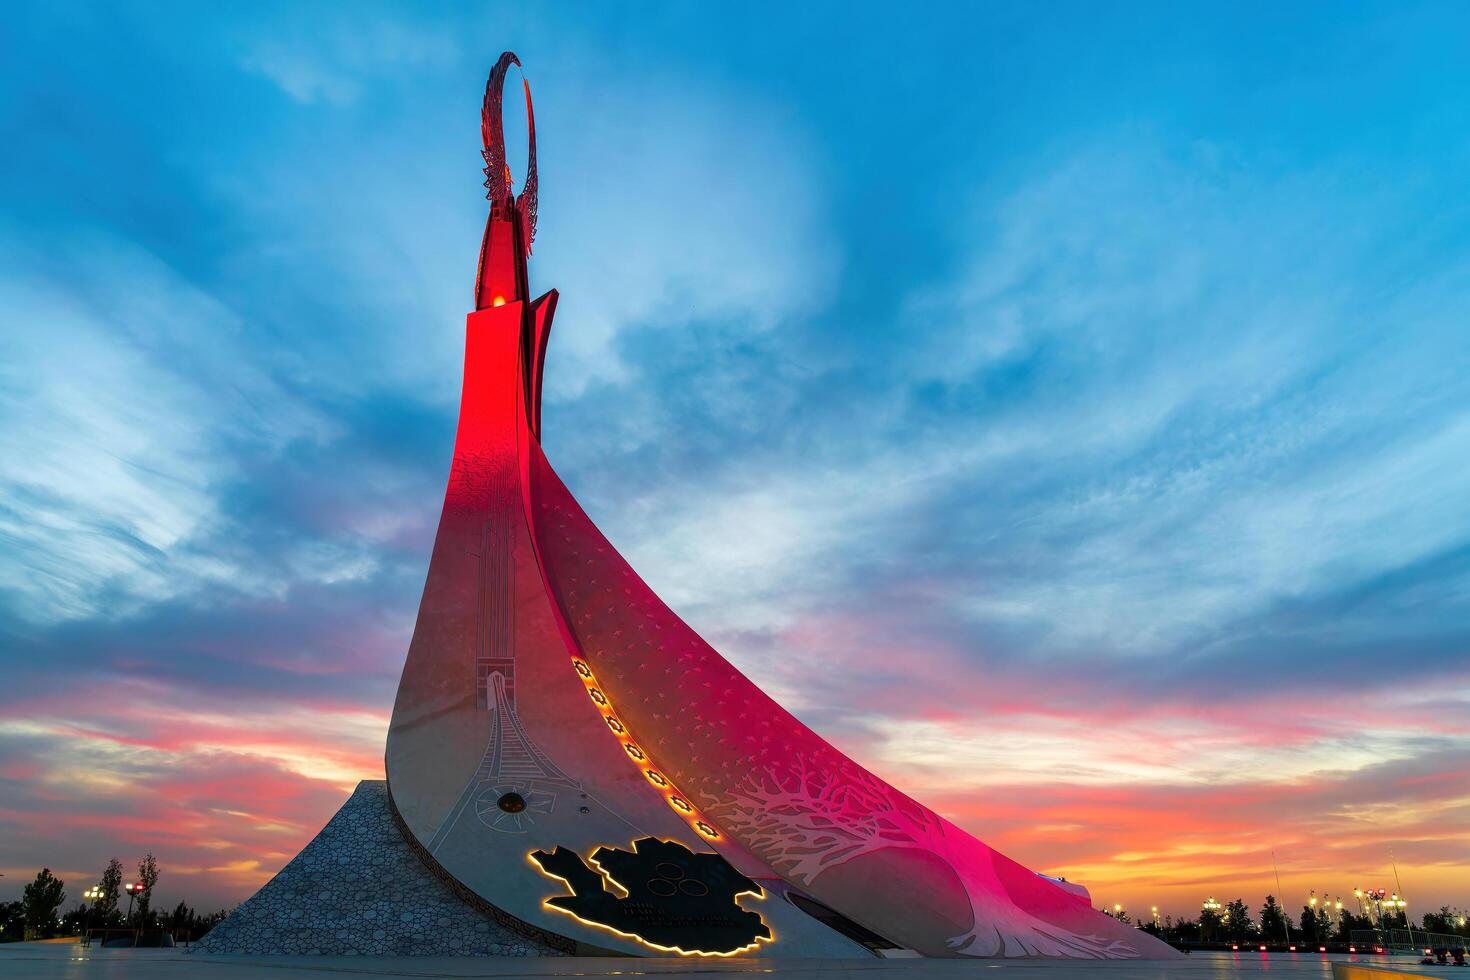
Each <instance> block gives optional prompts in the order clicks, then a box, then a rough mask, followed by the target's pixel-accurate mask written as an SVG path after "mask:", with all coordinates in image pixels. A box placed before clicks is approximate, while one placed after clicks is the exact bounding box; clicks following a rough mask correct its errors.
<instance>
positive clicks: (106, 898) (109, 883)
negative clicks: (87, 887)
mask: <svg viewBox="0 0 1470 980" xmlns="http://www.w3.org/2000/svg"><path fill="white" fill-rule="evenodd" d="M97 887H98V888H100V889H102V896H101V897H100V898H98V899H97V904H96V905H95V906H93V908H94V909H95V910H96V912H97V916H98V919H99V923H100V924H102V925H106V924H108V923H110V922H112V921H113V920H115V919H116V918H117V899H118V895H119V894H120V893H121V892H122V862H121V861H119V860H118V859H117V858H113V859H112V860H111V861H108V862H107V870H106V871H104V872H102V880H101V881H99V882H98V883H97Z"/></svg>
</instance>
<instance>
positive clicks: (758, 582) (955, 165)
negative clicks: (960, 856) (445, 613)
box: [0, 3, 1470, 911]
mask: <svg viewBox="0 0 1470 980" xmlns="http://www.w3.org/2000/svg"><path fill="white" fill-rule="evenodd" d="M1467 28H1470V11H1467V9H1466V8H1464V7H1463V6H1461V5H1455V4H1418V5H1413V4H1411V5H1401V4H1395V5H1386V4H1385V5H1352V4H1330V5H1329V4H1322V5H1308V4H1302V5H1295V6H1292V7H1291V8H1289V9H1287V10H1282V9H1279V5H1230V6H1228V7H1227V6H1221V7H1218V8H1206V7H1203V6H1190V7H1187V8H1184V7H1180V6H1178V5H1162V4H1160V5H1145V4H1136V5H1126V6H1115V7H1111V8H1108V7H1099V6H1098V5H1083V4H1073V5H1067V4H1049V5H1036V4H986V5H980V4H963V5H962V4H954V5H937V6H935V7H931V8H929V9H927V10H920V11H905V10H902V9H899V8H896V7H894V6H893V5H891V4H886V5H872V4H843V5H826V4H810V5H793V4H786V5H765V6H762V5H738V6H736V5H731V6H728V7H718V6H716V5H712V4H674V5H652V4H650V5H644V6H641V7H638V8H637V9H636V12H630V10H629V8H627V7H625V6H622V5H586V6H580V5H556V6H552V5H529V6H520V5H501V4H495V5H488V4H487V5H477V6H475V7H473V8H465V7H459V8H451V7H448V6H444V5H422V6H419V5H398V4H392V5H379V4H328V3H318V4H310V5H299V4H298V5H288V4H252V5H224V6H218V5H193V4H164V3H158V4H150V5H141V6H138V5H109V4H75V3H48V4H29V5H27V4H22V5H19V6H17V7H12V8H9V9H8V11H7V13H6V15H5V17H4V20H3V22H0V75H3V79H0V81H3V85H0V127H3V139H4V146H5V148H6V152H5V153H3V154H0V318H3V319H0V660H3V662H4V664H5V667H6V673H7V676H8V677H9V678H10V683H9V684H7V685H6V688H5V690H4V691H0V773H3V774H4V775H5V776H6V777H7V778H6V779H5V780H4V782H3V783H0V825H3V826H4V827H5V830H6V833H5V834H4V835H3V837H4V839H5V840H6V842H7V843H5V844H3V845H0V868H3V869H4V872H5V874H6V876H7V877H6V878H4V879H3V880H0V897H4V895H5V894H6V893H7V892H8V891H13V890H15V889H17V888H18V881H17V879H18V878H20V877H21V876H22V875H27V876H28V875H29V874H31V873H33V871H34V866H36V865H39V864H41V863H49V864H50V865H51V866H52V867H61V868H63V869H67V870H68V873H69V874H71V875H72V876H73V877H74V878H76V880H77V881H78V882H79V883H80V882H82V881H83V880H84V878H85V876H88V875H91V874H94V873H95V871H94V866H97V867H100V864H99V862H105V859H106V857H108V856H109V855H111V854H112V853H114V852H116V853H120V854H122V855H123V856H124V857H125V858H126V857H127V855H128V854H131V853H132V852H133V851H139V852H141V851H142V850H145V849H147V848H149V847H151V848H153V849H154V850H155V851H157V852H159V854H160V858H161V859H164V861H165V869H166V873H167V872H168V870H169V869H172V870H173V875H172V881H169V880H168V879H167V878H166V879H165V887H166V888H170V887H171V888H173V889H176V891H175V892H174V894H178V895H184V896H187V897H190V898H191V900H198V901H203V900H204V899H206V898H208V899H209V900H218V901H221V902H224V901H234V900H238V899H239V898H240V897H243V895H244V894H246V893H248V891H249V889H250V887H252V886H253V884H255V883H257V882H258V881H259V880H261V878H262V877H264V876H268V874H269V873H271V872H273V871H274V870H275V869H276V868H277V867H279V865H280V864H281V863H282V862H283V861H284V860H285V858H286V857H289V855H290V854H291V853H294V850H295V848H297V847H299V846H300V844H301V843H302V842H303V841H304V840H305V839H307V838H308V837H309V836H310V834H311V833H312V832H314V830H315V829H316V828H317V827H318V826H320V824H321V823H322V822H323V821H324V820H325V818H326V817H327V816H328V815H330V813H331V812H332V810H333V809H334V808H335V806H337V805H338V803H339V802H340V800H341V799H342V798H343V791H344V789H345V787H347V786H350V785H351V783H352V782H353V781H354V780H355V779H357V778H363V777H372V776H374V775H377V774H379V773H380V761H379V760H380V752H381V738H382V733H383V729H384V727H385V725H386V718H387V712H388V710H389V706H390V704H391V699H392V693H393V690H394V686H395V684H396V680H397V674H398V671H399V669H400V668H401V664H402V656H403V652H404V650H405V648H406V643H407V638H408V635H409V631H410V630H411V627H412V617H413V614H414V610H415V608H416V604H417V599H418V592H419V590H420V588H421V587H422V580H423V574H424V569H425V566H426V563H427V555H428V548H429V545H430V542H431V540H432V534H433V528H434V522H435V520H436V518H437V510H438V505H439V501H440V495H441V494H442V490H443V483H444V479H445V475H446V472H447V465H448V458H449V452H450V448H451V444H452V438H453V421H454V413H455V408H456V400H457V397H458V371H459V359H460V355H461V344H462V334H461V330H462V326H461V324H462V320H461V318H462V316H463V314H464V313H465V312H466V311H467V308H468V306H469V304H470V296H471V289H472V286H473V264H474V261H475V256H476V249H477V247H478V244H479V234H480V230H481V227H482V223H483V217H484V202H483V199H482V193H481V188H480V183H479V182H480V179H481V175H480V172H479V167H480V161H479V158H478V142H477V141H478V121H477V113H478V108H479V93H480V91H481V88H482V86H483V82H484V76H485V74H486V72H487V71H488V69H489V67H490V65H491V64H492V63H493V62H494V60H495V58H496V56H497V55H498V54H499V52H500V51H501V50H503V49H507V48H510V49H514V50H516V51H517V52H518V53H519V54H520V55H521V58H522V60H523V61H524V63H525V64H526V66H527V74H528V77H529V78H530V80H531V83H532V87H533V92H534V95H535V99H536V110H537V123H538V126H537V129H538V138H539V141H540V150H541V157H540V164H541V225H540V231H539V234H538V240H537V243H536V252H535V256H534V258H533V260H532V271H531V275H532V279H533V288H535V289H545V288H550V287H553V286H555V287H557V288H558V289H559V290H560V291H561V294H562V300H561V303H560V306H559V309H558V316H557V326H556V331H555V332H554V334H553V337H552V341H551V350H550V355H549V366H548V384H549V395H548V403H547V405H546V409H545V432H546V443H547V449H548V452H549V454H550V455H551V457H552V459H553V461H554V462H555V464H556V465H557V467H558V469H559V470H560V471H561V472H562V473H563V475H564V476H565V477H566V478H567V480H568V482H569V484H570V485H571V486H572V488H573V489H574V491H576V493H577V494H578V496H579V498H580V499H581V500H582V501H583V503H584V505H585V506H587V508H588V510H589V512H590V513H591V514H592V515H593V516H594V518H595V519H596V520H597V521H598V522H599V524H600V525H601V526H602V527H603V529H604V531H606V532H607V534H608V535H609V537H610V538H611V539H612V540H613V541H614V543H616V544H617V545H618V547H619V548H620V549H621V550H622V551H623V552H624V554H625V555H626V556H627V557H628V558H629V559H630V561H631V562H632V563H633V564H634V566H635V567H637V568H638V569H639V570H640V571H641V572H642V573H643V574H644V576H645V577H646V578H647V579H648V581H649V582H650V584H652V585H653V586H654V587H655V589H657V590H658V591H659V592H660V593H661V594H663V595H664V596H665V598H666V599H668V600H669V601H670V603H671V604H672V605H673V606H674V607H675V608H676V609H677V610H678V611H679V612H680V613H681V614H683V615H684V616H685V617H686V618H687V619H689V620H690V622H691V623H693V624H694V625H695V626H696V627H697V628H698V629H700V630H701V631H702V632H704V634H705V635H706V636H707V637H708V638H710V639H711V641H712V642H714V643H715V645H716V646H717V647H719V648H720V649H721V650H722V651H723V652H725V653H726V654H727V656H729V657H730V658H731V659H732V660H734V661H735V662H736V663H737V664H738V665H740V666H741V667H742V668H743V669H745V670H746V671H747V672H748V673H750V674H751V675H752V676H753V677H755V678H756V679H757V680H758V681H759V682H760V683H761V684H763V685H764V686H766V687H767V689H769V690H771V691H772V692H773V693H776V694H777V695H778V696H779V697H781V698H782V699H783V701H784V702H786V703H787V704H788V705H789V706H791V707H792V708H793V709H794V710H796V711H797V712H798V713H799V714H800V715H801V716H802V717H803V718H805V719H807V720H808V721H810V722H811V723H812V724H814V725H815V726H816V727H818V728H819V729H820V730H822V731H823V732H824V733H826V734H829V735H831V736H832V737H833V738H834V740H835V741H837V742H838V744H839V745H841V746H842V747H844V748H845V749H847V750H848V751H850V752H852V753H853V754H854V755H856V756H857V757H858V758H860V759H861V760H862V761H864V762H865V763H867V764H869V765H870V766H872V767H873V768H875V769H876V770H877V771H879V772H880V773H882V774H883V775H885V776H886V777H888V778H890V779H891V780H893V781H894V782H896V783H897V784H898V785H900V786H902V787H903V788H905V789H907V790H909V791H911V792H914V793H915V794H917V795H919V796H921V797H924V798H926V799H932V800H937V801H939V803H940V804H941V808H943V809H945V811H946V812H947V813H949V814H951V815H953V816H955V817H956V819H959V820H960V821H961V822H962V823H964V824H965V825H966V826H968V827H970V828H971V829H973V830H975V831H976V832H978V833H980V834H981V835H982V836H985V837H986V839H988V840H990V841H991V842H993V843H996V844H997V845H998V846H1000V847H1002V849H1003V850H1007V851H1008V852H1009V853H1013V854H1015V856H1017V857H1018V858H1021V859H1023V860H1028V861H1030V862H1031V863H1032V864H1034V865H1036V866H1039V867H1042V868H1045V869H1052V870H1061V871H1063V872H1065V873H1068V874H1069V876H1071V877H1078V878H1082V879H1083V880H1086V881H1089V882H1090V883H1092V884H1093V887H1094V893H1095V894H1098V895H1099V896H1100V897H1107V896H1110V895H1116V896H1118V897H1119V898H1121V899H1126V900H1128V901H1130V902H1147V901H1150V900H1151V901H1152V902H1153V903H1157V904H1164V903H1169V906H1170V907H1177V908H1178V909H1179V910H1181V911H1182V910H1185V909H1188V908H1193V907H1195V906H1194V904H1193V903H1194V902H1196V901H1197V900H1198V898H1199V897H1200V896H1199V895H1197V894H1196V893H1197V892H1198V893H1200V894H1203V893H1204V892H1206V891H1212V892H1216V893H1224V892H1225V891H1227V890H1230V889H1234V890H1236V891H1239V892H1241V893H1243V894H1246V895H1247V897H1250V898H1253V900H1254V896H1258V895H1260V894H1263V893H1264V892H1265V891H1266V890H1267V888H1268V881H1267V878H1266V874H1265V869H1266V867H1267V864H1266V862H1267V860H1268V852H1269V849H1270V847H1272V846H1274V847H1276V849H1277V851H1278V853H1279V854H1280V855H1281V856H1282V858H1283V867H1282V873H1283V878H1284V879H1285V880H1286V881H1287V882H1288V890H1293V889H1295V890H1300V891H1302V892H1303V893H1305V891H1306V890H1307V889H1308V888H1309V887H1311V888H1316V889H1317V890H1318V891H1319V892H1321V891H1323V890H1324V889H1328V888H1332V889H1339V890H1343V891H1346V890H1350V888H1351V886H1352V884H1353V883H1354V882H1358V883H1362V882H1364V881H1367V880H1368V879H1370V878H1372V879H1373V880H1374V881H1376V880H1377V877H1375V876H1381V875H1383V874H1385V873H1386V871H1385V869H1386V867H1387V865H1386V861H1387V852H1388V848H1389V847H1393V848H1394V853H1395V854H1396V856H1397V859H1398V861H1399V863H1400V867H1399V870H1400V871H1401V872H1402V871H1404V870H1405V868H1408V869H1409V872H1410V874H1409V878H1410V882H1413V884H1410V883H1409V882H1406V883H1405V889H1406V890H1409V891H1412V892H1413V894H1414V896H1415V899H1416V901H1417V900H1418V899H1419V897H1420V896H1423V898H1424V900H1425V902H1426V903H1427V904H1433V905H1436V906H1437V905H1438V904H1440V903H1441V902H1449V903H1452V904H1453V903H1454V902H1459V903H1460V904H1467V903H1470V895H1466V894H1464V885H1463V882H1464V881H1465V876H1464V873H1465V871H1466V870H1467V869H1466V863H1467V857H1466V855H1467V854H1470V837H1467V832H1466V827H1470V789H1467V788H1466V775H1467V770H1466V768H1465V766H1466V761H1465V760H1466V758H1467V757H1470V671H1467V663H1470V660H1467V637H1470V590H1467V585H1470V507H1467V505H1466V501H1467V500H1470V466H1467V465H1466V462H1465V461H1466V460H1467V459H1470V412H1467V409H1466V405H1467V404H1470V381H1467V377H1470V326H1467V319H1470V317H1467V310H1470V302H1467V300H1470V248H1467V246H1470V207H1467V203H1466V202H1467V194H1466V191H1465V188H1466V186H1467V176H1470V174H1467V170H1470V139H1467V136H1466V131H1467V125H1466V124H1467V121H1470V120H1467V110H1466V108H1465V107H1466V105H1467V104H1470V103H1467V95H1470V59H1467V58H1466V57H1465V56H1464V38H1465V37H1466V36H1467V34H1470V31H1467ZM512 159H513V161H514V160H517V159H518V157H517V156H516V154H514V153H513V155H512ZM284 733H289V736H290V737H289V738H287V737H285V736H284ZM375 767H377V768H375ZM1018 796H1019V797H1027V798H1030V799H1034V800H1035V801H1036V802H1035V803H1034V804H1032V805H1029V806H1018V805H1016V804H1014V803H1013V802H1002V801H1014V800H1015V799H1017V798H1018ZM1043 810H1044V811H1045V813H1046V816H1045V817H1044V818H1043V817H1041V816H1038V814H1040V813H1041V812H1042V811H1043ZM1456 881H1458V882H1459V885H1458V886H1456V885H1455V884H1454V883H1455V882H1456ZM6 882H9V883H11V884H5V883H6ZM1456 887H1458V889H1459V890H1458V891H1456ZM78 890H79V889H78ZM1109 900H1112V899H1109Z"/></svg>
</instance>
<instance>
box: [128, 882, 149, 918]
mask: <svg viewBox="0 0 1470 980" xmlns="http://www.w3.org/2000/svg"><path fill="white" fill-rule="evenodd" d="M144 887H146V886H144V885H141V884H136V883H134V882H131V881H130V882H128V883H127V884H126V885H123V891H125V892H127V893H128V922H129V924H131V923H132V921H133V899H135V898H137V897H138V896H139V895H142V894H143V889H144Z"/></svg>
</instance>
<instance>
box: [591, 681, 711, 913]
mask: <svg viewBox="0 0 1470 980" xmlns="http://www.w3.org/2000/svg"><path fill="white" fill-rule="evenodd" d="M572 668H573V669H574V670H576V672H577V676H578V677H580V678H582V685H583V686H584V687H586V688H587V696H588V697H590V698H591V699H592V703H593V704H595V705H597V710H598V711H599V712H601V713H602V720H603V721H604V722H606V723H607V727H608V729H609V730H610V731H611V732H612V733H613V735H615V736H616V737H617V739H618V741H619V742H620V743H622V746H623V750H624V751H625V752H627V753H628V757H629V758H631V759H632V760H633V761H634V762H637V763H644V762H647V761H648V754H647V753H645V752H644V751H643V750H642V749H640V748H639V747H638V745H637V743H635V742H634V741H633V736H632V734H631V733H629V731H628V728H627V726H626V725H624V724H623V723H622V722H621V721H619V720H618V717H617V716H616V715H615V714H614V713H613V704H612V700H611V699H610V698H609V697H608V696H607V692H605V691H603V690H602V688H601V687H599V686H598V683H597V678H596V677H594V676H593V674H592V668H591V667H589V666H587V661H585V660H582V659H581V658H580V657H573V658H572ZM639 768H643V767H642V766H640V767H639ZM643 774H644V775H645V776H647V777H648V781H649V782H650V783H652V784H653V785H654V786H656V787H658V790H659V792H661V793H662V794H663V797H664V800H665V802H667V803H668V804H669V807H670V808H671V809H673V810H674V811H675V812H676V813H678V814H679V815H680V816H681V817H683V818H684V819H685V820H686V821H687V822H688V824H689V827H690V829H691V830H693V831H694V832H695V833H696V834H698V835H699V836H701V837H705V838H708V839H709V840H719V839H720V832H719V831H718V830H716V829H715V826H714V823H713V822H712V821H710V820H707V819H705V818H704V815H703V814H701V813H700V812H699V810H698V809H697V808H695V806H694V804H692V803H690V802H689V797H688V795H687V794H684V793H680V792H679V790H678V787H676V786H675V785H674V784H673V781H672V780H670V779H669V778H668V777H667V776H665V775H664V774H663V773H662V772H659V771H658V770H656V769H643ZM568 914H570V913H568ZM614 931H616V930H614Z"/></svg>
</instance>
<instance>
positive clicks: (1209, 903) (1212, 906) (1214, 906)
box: [1199, 895, 1225, 940]
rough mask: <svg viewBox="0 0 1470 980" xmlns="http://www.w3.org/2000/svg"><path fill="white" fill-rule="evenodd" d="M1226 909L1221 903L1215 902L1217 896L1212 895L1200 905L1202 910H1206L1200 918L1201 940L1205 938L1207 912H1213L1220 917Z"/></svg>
mask: <svg viewBox="0 0 1470 980" xmlns="http://www.w3.org/2000/svg"><path fill="white" fill-rule="evenodd" d="M1224 907H1225V906H1223V905H1221V904H1220V903H1219V902H1217V901H1215V896H1214V895H1211V896H1210V897H1209V898H1207V899H1205V900H1204V901H1203V902H1202V903H1200V908H1201V909H1203V910H1204V911H1202V912H1201V913H1200V917H1199V925H1200V929H1199V937H1200V939H1201V940H1203V939H1204V938H1205V916H1204V913H1205V912H1211V913H1214V914H1216V915H1218V914H1219V913H1220V910H1221V909H1223V908H1224Z"/></svg>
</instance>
